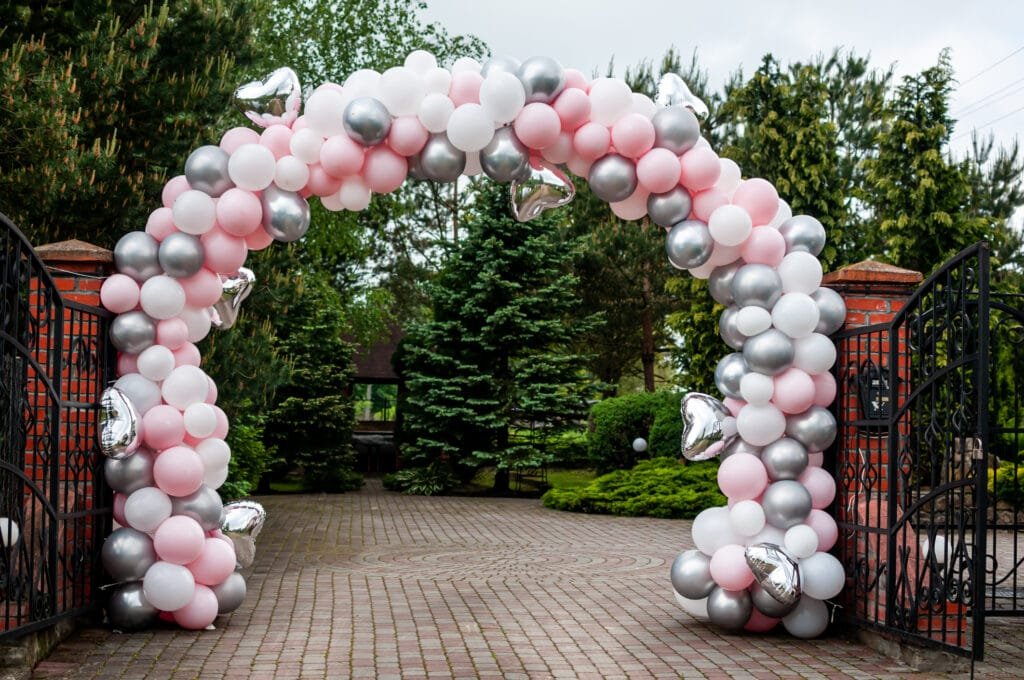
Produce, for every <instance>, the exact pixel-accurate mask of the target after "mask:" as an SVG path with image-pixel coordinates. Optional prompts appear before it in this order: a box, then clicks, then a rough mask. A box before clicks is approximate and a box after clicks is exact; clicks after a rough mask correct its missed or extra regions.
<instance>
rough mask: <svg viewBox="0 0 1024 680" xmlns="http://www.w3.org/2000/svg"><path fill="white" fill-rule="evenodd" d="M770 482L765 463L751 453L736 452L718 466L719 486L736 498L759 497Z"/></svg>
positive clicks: (727, 494) (723, 491)
mask: <svg viewBox="0 0 1024 680" xmlns="http://www.w3.org/2000/svg"><path fill="white" fill-rule="evenodd" d="M767 484H768V472H767V471H766V470H765V469H764V463H762V462H761V459H760V458H758V457H757V456H755V455H752V454H749V453H734V454H733V455H731V456H729V457H728V458H726V459H725V460H723V461H722V464H721V465H720V466H719V467H718V487H719V488H720V489H721V490H722V493H724V494H725V495H726V496H728V497H729V498H731V499H734V500H741V501H743V500H749V499H751V498H757V496H758V495H759V494H760V493H761V492H762V491H764V488H765V486H767Z"/></svg>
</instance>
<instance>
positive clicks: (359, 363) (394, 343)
mask: <svg viewBox="0 0 1024 680" xmlns="http://www.w3.org/2000/svg"><path fill="white" fill-rule="evenodd" d="M388 331H389V332H388V335H387V337H385V338H381V339H380V340H379V341H378V342H376V343H374V344H373V345H371V346H370V347H357V348H356V351H355V353H354V355H353V361H354V363H355V367H356V374H355V378H354V380H355V382H360V383H397V382H398V375H397V374H396V373H395V369H394V367H392V365H391V357H392V355H393V354H394V353H395V349H396V348H397V347H398V343H399V342H401V340H402V338H403V337H405V333H404V332H403V331H402V329H401V328H399V327H398V325H396V324H389V325H388Z"/></svg>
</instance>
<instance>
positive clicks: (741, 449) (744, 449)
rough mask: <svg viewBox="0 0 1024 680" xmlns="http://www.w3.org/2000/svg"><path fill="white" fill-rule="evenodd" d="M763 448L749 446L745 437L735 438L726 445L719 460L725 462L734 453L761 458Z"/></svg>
mask: <svg viewBox="0 0 1024 680" xmlns="http://www.w3.org/2000/svg"><path fill="white" fill-rule="evenodd" d="M761 448H762V447H760V446H754V445H753V444H748V443H747V442H746V441H744V439H743V437H734V438H733V439H732V441H730V442H729V443H728V444H726V445H725V448H723V449H722V452H721V453H720V454H718V459H719V460H725V459H726V458H728V457H729V456H731V455H733V454H734V453H749V454H750V455H752V456H760V455H761Z"/></svg>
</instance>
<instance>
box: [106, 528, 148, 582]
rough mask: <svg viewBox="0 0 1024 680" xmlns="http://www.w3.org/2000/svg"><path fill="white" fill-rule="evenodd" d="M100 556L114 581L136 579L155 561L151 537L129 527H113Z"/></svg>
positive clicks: (143, 574)
mask: <svg viewBox="0 0 1024 680" xmlns="http://www.w3.org/2000/svg"><path fill="white" fill-rule="evenodd" d="M100 557H101V558H102V560H103V568H104V569H106V570H107V573H108V574H110V577H111V578H112V579H114V581H138V580H140V579H141V578H142V577H143V576H145V575H146V570H147V569H149V568H150V567H151V566H153V563H154V562H156V561H157V555H156V550H155V549H154V548H153V539H151V538H150V537H149V536H148V535H147V534H144V533H143V532H141V531H138V530H136V529H132V528H130V527H121V528H120V529H115V530H114V532H113V533H111V534H110V535H109V536H107V538H106V540H105V541H103V548H102V550H101V551H100Z"/></svg>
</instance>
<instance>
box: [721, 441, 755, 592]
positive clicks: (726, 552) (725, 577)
mask: <svg viewBox="0 0 1024 680" xmlns="http://www.w3.org/2000/svg"><path fill="white" fill-rule="evenodd" d="M726 460H730V458H726ZM711 578H713V579H714V580H715V583H717V584H718V585H719V586H721V587H722V588H725V589H726V590H744V589H746V588H748V587H750V584H751V583H753V582H754V572H752V571H750V567H748V566H747V559H746V557H745V556H744V548H743V546H742V545H736V544H735V543H733V544H730V545H725V546H722V547H721V548H719V549H718V550H716V551H715V554H714V555H712V556H711Z"/></svg>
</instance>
